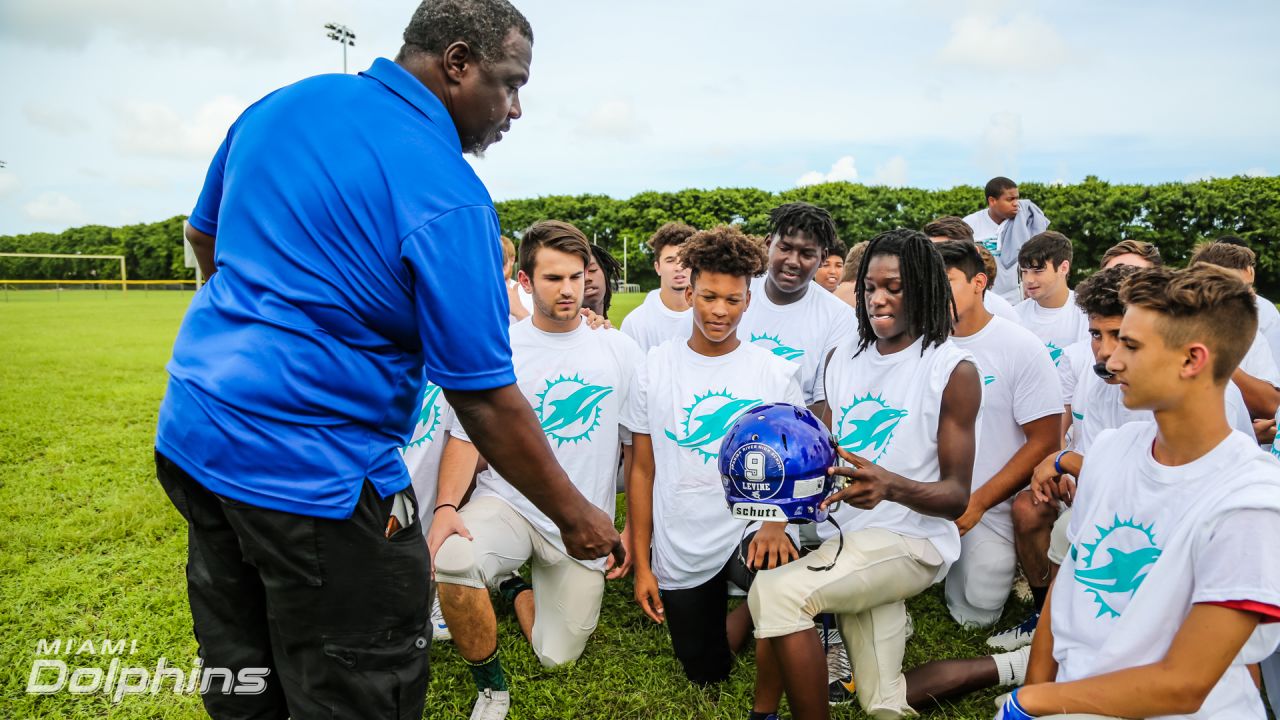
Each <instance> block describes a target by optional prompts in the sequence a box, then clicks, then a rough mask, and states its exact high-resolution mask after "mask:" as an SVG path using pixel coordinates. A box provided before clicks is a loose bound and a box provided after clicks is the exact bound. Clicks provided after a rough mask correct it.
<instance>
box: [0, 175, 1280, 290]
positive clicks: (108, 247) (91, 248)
mask: <svg viewBox="0 0 1280 720" xmlns="http://www.w3.org/2000/svg"><path fill="white" fill-rule="evenodd" d="M1020 191H1021V194H1022V197H1024V198H1029V199H1031V200H1033V201H1035V203H1036V204H1037V205H1039V206H1040V207H1041V208H1042V209H1043V210H1044V212H1045V215H1047V216H1048V217H1049V219H1050V221H1051V222H1052V228H1053V229H1055V230H1058V231H1060V232H1063V233H1065V234H1066V235H1067V236H1068V237H1070V238H1071V239H1072V242H1073V243H1074V244H1075V252H1076V262H1075V266H1076V269H1077V273H1078V274H1081V275H1083V274H1085V273H1087V272H1089V271H1090V270H1091V269H1092V268H1093V266H1094V265H1095V264H1096V260H1097V258H1098V257H1099V256H1100V255H1101V254H1102V252H1103V251H1105V250H1106V249H1107V248H1108V247H1110V246H1111V245H1113V244H1115V243H1116V242H1118V241H1120V240H1122V239H1125V238H1135V239H1139V240H1147V241H1150V242H1154V243H1156V244H1157V245H1159V246H1160V249H1161V252H1162V253H1163V254H1164V256H1165V258H1166V259H1167V260H1168V261H1169V262H1171V263H1174V264H1180V263H1182V262H1185V260H1186V258H1187V256H1188V255H1189V253H1190V251H1191V249H1192V247H1193V246H1194V245H1195V244H1196V243H1197V242H1199V241H1201V240H1204V239H1206V238H1212V237H1217V236H1219V235H1223V234H1235V235H1239V236H1240V237H1242V238H1244V239H1245V240H1246V241H1247V242H1248V243H1249V245H1250V246H1251V247H1252V248H1253V249H1254V250H1255V251H1256V252H1257V253H1258V256H1259V262H1258V280H1259V286H1260V287H1261V288H1262V289H1263V290H1265V291H1267V292H1273V291H1274V290H1275V289H1276V288H1277V287H1280V243H1276V242H1273V239H1276V238H1280V177H1266V178H1246V177H1235V178H1224V179H1215V180H1207V181H1202V182H1194V183H1164V184H1159V185H1117V184H1112V183H1108V182H1104V181H1102V180H1099V179H1097V178H1095V177H1089V178H1086V179H1085V180H1084V181H1083V182H1081V183H1077V184H1074V185H1042V184H1039V183H1025V184H1023V185H1021V186H1020ZM794 200H804V201H808V202H812V203H815V204H818V205H821V206H823V207H825V208H827V209H828V210H829V211H830V212H831V214H832V216H834V217H835V221H836V226H837V228H838V229H839V231H840V236H841V239H842V240H843V241H844V242H845V243H847V244H852V243H855V242H858V241H860V240H866V239H869V238H871V237H872V236H873V235H875V234H876V233H878V232H881V231H883V230H888V229H891V228H894V227H915V228H918V227H921V226H922V225H924V224H925V223H926V222H928V221H929V220H931V219H933V218H935V217H938V216H940V215H967V214H968V213H970V212H973V211H974V210H976V209H978V208H981V207H983V206H984V205H985V201H984V198H983V193H982V190H981V188H977V187H972V186H960V187H954V188H950V189H946V190H922V189H917V188H890V187H883V186H867V185H858V184H852V183H844V182H838V183H826V184H823V185H814V186H810V187H804V188H796V189H793V190H787V191H784V192H780V193H772V192H767V191H764V190H756V189H752V188H721V189H715V190H682V191H680V192H643V193H640V194H638V195H635V196H633V197H631V198H628V199H615V198H611V197H607V196H604V195H556V196H547V197H539V198H531V199H524V200H508V201H505V202H500V203H497V208H498V215H499V218H500V220H501V223H502V228H503V232H504V233H505V234H507V235H508V236H511V237H515V238H518V237H519V236H520V234H521V231H522V230H523V229H524V228H526V227H528V226H529V225H531V224H532V223H534V222H536V221H538V220H543V219H548V218H554V219H558V220H565V221H568V222H571V223H573V224H575V225H577V226H578V227H579V228H580V229H582V230H583V232H585V233H586V234H587V236H588V237H591V238H594V239H595V240H596V242H598V243H599V244H600V245H602V246H604V247H605V248H607V249H608V250H609V251H610V252H612V253H614V255H615V256H617V257H618V258H619V259H620V260H621V259H622V258H623V257H624V256H625V258H626V260H627V270H628V279H629V280H630V281H631V282H634V283H638V284H640V285H641V286H642V287H652V286H653V285H654V284H655V283H656V279H655V277H654V274H653V268H652V262H651V259H650V258H649V256H648V254H647V251H648V248H647V247H646V246H645V241H646V240H647V239H648V238H649V235H650V234H652V233H653V231H654V230H656V229H657V228H658V226H660V225H662V224H663V223H665V222H669V221H673V220H678V221H683V222H687V223H689V224H691V225H694V226H695V227H711V226H714V225H718V224H721V223H735V224H739V225H741V226H742V228H743V230H744V231H745V232H748V233H752V234H763V233H764V232H765V229H766V227H767V224H768V215H769V211H770V210H771V209H772V208H773V207H775V206H776V205H778V204H779V203H783V202H790V201H794ZM182 220H183V218H182V217H174V218H170V219H168V220H165V221H162V222H158V223H150V224H145V225H129V226H126V227H121V228H109V227H103V226H97V225H95V226H87V227H81V228H73V229H71V230H67V231H66V232H63V233H60V234H56V235H55V234H50V233H33V234H30V235H17V236H0V252H66V253H76V252H79V253H83V254H117V255H119V254H123V255H125V256H126V258H127V265H128V269H129V276H130V278H136V279H171V278H184V279H185V278H191V277H192V276H193V275H192V270H191V269H189V268H185V267H183V263H182V244H181V238H182ZM93 271H96V272H97V275H96V277H102V278H112V277H117V276H118V275H119V270H118V267H112V266H111V264H110V263H107V262H104V263H97V264H89V263H68V262H66V261H60V260H28V259H23V260H15V259H13V258H0V277H7V278H32V279H57V278H68V279H71V278H77V279H88V278H91V277H95V276H94V275H91V274H90V273H91V272H93Z"/></svg>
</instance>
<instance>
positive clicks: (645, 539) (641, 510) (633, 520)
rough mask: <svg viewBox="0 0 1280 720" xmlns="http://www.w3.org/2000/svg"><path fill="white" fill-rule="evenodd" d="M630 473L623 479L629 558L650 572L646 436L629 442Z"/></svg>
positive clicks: (650, 489) (650, 499)
mask: <svg viewBox="0 0 1280 720" xmlns="http://www.w3.org/2000/svg"><path fill="white" fill-rule="evenodd" d="M633 442H634V443H635V444H634V445H633V446H632V459H631V474H630V475H628V476H627V526H628V527H629V528H630V530H631V557H632V562H633V563H634V566H635V567H636V568H637V569H639V570H643V571H645V572H648V571H649V570H650V565H649V559H650V543H652V541H653V473H654V463H653V445H652V441H651V440H650V439H649V437H648V436H647V435H646V436H640V435H637V436H636V437H635V439H634V440H633Z"/></svg>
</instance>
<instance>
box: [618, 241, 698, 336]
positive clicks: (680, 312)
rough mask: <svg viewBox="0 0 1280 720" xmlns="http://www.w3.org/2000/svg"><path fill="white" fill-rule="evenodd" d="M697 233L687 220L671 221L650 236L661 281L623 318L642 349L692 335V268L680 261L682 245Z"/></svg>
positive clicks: (628, 330) (626, 327)
mask: <svg viewBox="0 0 1280 720" xmlns="http://www.w3.org/2000/svg"><path fill="white" fill-rule="evenodd" d="M695 232H697V231H696V230H694V229H693V228H691V227H689V226H688V225H685V224H684V223H674V222H671V223H667V224H665V225H663V226H662V227H660V228H658V230H657V232H655V233H654V234H653V236H652V237H650V238H649V249H650V250H651V251H653V270H654V272H656V273H658V281H659V283H660V284H659V287H658V289H657V290H651V291H650V292H649V294H648V295H646V296H645V298H644V302H642V303H640V306H639V307H637V308H636V309H635V310H632V311H631V312H630V313H628V314H627V316H626V317H625V318H623V320H622V332H624V333H626V334H628V335H630V336H631V339H633V340H635V341H636V343H637V344H638V345H639V346H640V350H641V351H642V352H646V353H647V352H649V350H650V349H651V348H654V347H657V346H658V345H661V344H662V343H664V342H666V341H668V340H670V339H672V338H676V337H688V335H689V330H690V327H691V326H690V324H689V323H690V314H689V303H688V301H687V300H686V299H685V295H686V292H685V290H687V289H688V287H689V270H688V268H686V267H685V266H684V265H681V264H680V246H682V245H684V243H685V241H686V240H688V239H689V236H690V235H693V234H694V233H695Z"/></svg>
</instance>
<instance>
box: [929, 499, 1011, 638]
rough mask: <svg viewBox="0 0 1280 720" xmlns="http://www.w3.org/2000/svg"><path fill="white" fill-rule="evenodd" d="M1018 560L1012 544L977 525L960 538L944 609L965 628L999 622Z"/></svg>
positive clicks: (987, 528)
mask: <svg viewBox="0 0 1280 720" xmlns="http://www.w3.org/2000/svg"><path fill="white" fill-rule="evenodd" d="M1017 567H1018V556H1017V553H1015V552H1014V548H1013V541H1011V540H1008V539H1006V538H1005V537H1003V536H1001V535H1000V534H999V533H997V532H996V531H995V530H993V529H991V528H990V527H988V526H987V525H986V524H985V523H982V522H979V523H978V524H977V525H974V526H973V528H972V529H970V530H969V532H967V533H965V534H964V535H963V536H962V537H961V538H960V559H959V560H956V561H955V563H953V564H952V565H951V569H950V570H949V571H948V572H947V579H946V598H947V609H948V610H950V611H951V617H952V618H954V619H955V621H956V622H958V623H960V624H961V625H964V626H966V627H989V626H991V625H994V624H995V623H996V622H997V621H999V620H1000V615H1001V614H1002V613H1003V612H1004V604H1005V601H1006V600H1008V599H1009V591H1010V590H1011V589H1012V588H1013V577H1014V573H1015V572H1016V571H1017Z"/></svg>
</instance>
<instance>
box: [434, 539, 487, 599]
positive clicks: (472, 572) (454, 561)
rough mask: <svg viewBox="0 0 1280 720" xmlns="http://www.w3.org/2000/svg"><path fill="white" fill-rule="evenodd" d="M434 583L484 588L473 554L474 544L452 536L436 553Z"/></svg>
mask: <svg viewBox="0 0 1280 720" xmlns="http://www.w3.org/2000/svg"><path fill="white" fill-rule="evenodd" d="M435 566H436V582H437V583H441V584H446V585H463V586H466V587H474V588H484V587H486V586H485V578H484V575H483V573H482V572H481V571H480V563H479V560H478V558H477V557H476V553H475V543H473V542H472V541H470V540H468V539H466V538H464V537H462V536H461V535H452V536H450V537H449V538H448V539H447V540H445V541H444V542H443V543H442V544H441V545H440V549H439V550H437V551H436V557H435Z"/></svg>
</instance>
